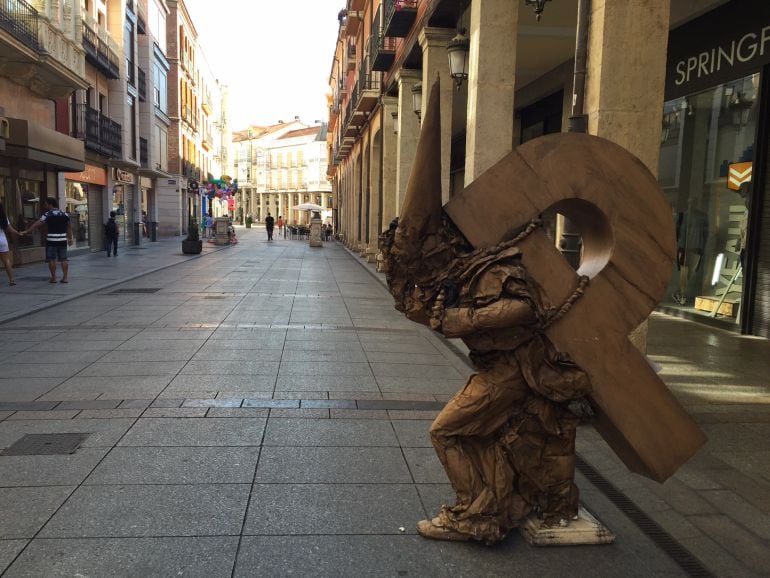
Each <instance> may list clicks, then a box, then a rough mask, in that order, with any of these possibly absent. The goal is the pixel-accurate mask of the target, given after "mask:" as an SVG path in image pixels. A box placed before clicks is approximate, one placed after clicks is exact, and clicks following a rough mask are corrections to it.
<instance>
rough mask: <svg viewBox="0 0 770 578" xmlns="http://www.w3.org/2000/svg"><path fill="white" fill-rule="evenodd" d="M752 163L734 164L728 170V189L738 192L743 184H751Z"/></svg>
mask: <svg viewBox="0 0 770 578" xmlns="http://www.w3.org/2000/svg"><path fill="white" fill-rule="evenodd" d="M751 167H752V163H750V162H748V163H733V164H731V165H729V166H728V169H727V188H728V189H732V190H734V191H738V190H740V188H741V185H742V184H743V183H749V182H751V172H752V171H751Z"/></svg>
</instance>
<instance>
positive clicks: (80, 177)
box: [64, 164, 107, 186]
mask: <svg viewBox="0 0 770 578" xmlns="http://www.w3.org/2000/svg"><path fill="white" fill-rule="evenodd" d="M64 178H65V179H66V180H68V181H75V182H78V183H93V184H94V185H102V186H105V185H106V184H107V169H105V168H104V167H96V166H94V165H89V164H86V168H85V170H84V171H81V172H79V173H64Z"/></svg>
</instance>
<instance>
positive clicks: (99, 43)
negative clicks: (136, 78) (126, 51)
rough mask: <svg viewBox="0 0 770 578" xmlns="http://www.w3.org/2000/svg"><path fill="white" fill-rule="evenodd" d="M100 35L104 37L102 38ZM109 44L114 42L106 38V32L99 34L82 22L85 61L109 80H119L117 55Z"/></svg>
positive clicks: (87, 23)
mask: <svg viewBox="0 0 770 578" xmlns="http://www.w3.org/2000/svg"><path fill="white" fill-rule="evenodd" d="M92 20H93V19H92ZM102 35H104V36H105V37H104V38H102ZM110 44H114V42H111V40H110V39H108V38H107V32H106V31H104V32H103V34H99V33H97V32H96V30H95V29H94V28H92V26H91V24H90V23H89V22H88V21H87V20H84V21H83V49H84V50H85V53H86V60H87V61H88V62H90V63H91V64H93V65H94V66H95V67H96V68H98V69H99V70H101V71H102V72H103V73H104V74H105V75H106V76H108V77H109V78H120V64H119V62H120V61H119V60H118V54H117V51H116V50H115V49H114V48H113V47H112V46H110ZM131 80H133V78H131Z"/></svg>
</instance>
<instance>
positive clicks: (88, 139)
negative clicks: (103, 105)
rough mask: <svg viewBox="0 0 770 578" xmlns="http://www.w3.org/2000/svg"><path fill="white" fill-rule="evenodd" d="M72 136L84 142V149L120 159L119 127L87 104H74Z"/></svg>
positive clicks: (121, 142) (120, 133)
mask: <svg viewBox="0 0 770 578" xmlns="http://www.w3.org/2000/svg"><path fill="white" fill-rule="evenodd" d="M72 120H73V122H72V136H73V137H75V138H77V139H80V140H82V141H84V142H85V145H86V148H87V149H89V150H92V151H94V152H96V153H99V154H101V155H103V156H106V157H110V158H122V156H123V135H122V128H121V126H120V125H119V124H118V123H117V122H115V121H114V120H112V119H111V118H109V117H108V116H105V115H103V114H101V113H100V112H99V111H98V110H96V109H95V108H91V107H90V106H88V105H87V104H76V105H74V107H73V111H72Z"/></svg>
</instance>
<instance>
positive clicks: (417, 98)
mask: <svg viewBox="0 0 770 578" xmlns="http://www.w3.org/2000/svg"><path fill="white" fill-rule="evenodd" d="M412 110H413V111H414V114H416V115H417V119H418V120H422V117H421V116H420V115H421V114H422V82H417V83H415V85H414V86H413V87H412Z"/></svg>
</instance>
